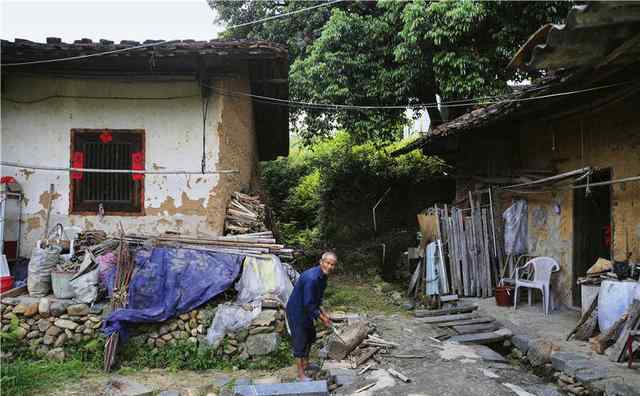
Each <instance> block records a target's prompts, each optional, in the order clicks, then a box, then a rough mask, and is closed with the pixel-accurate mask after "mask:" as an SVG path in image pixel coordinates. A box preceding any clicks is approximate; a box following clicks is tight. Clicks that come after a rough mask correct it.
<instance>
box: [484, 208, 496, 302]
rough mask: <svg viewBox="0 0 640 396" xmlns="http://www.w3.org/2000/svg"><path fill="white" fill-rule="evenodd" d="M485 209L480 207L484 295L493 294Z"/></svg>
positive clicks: (489, 295)
mask: <svg viewBox="0 0 640 396" xmlns="http://www.w3.org/2000/svg"><path fill="white" fill-rule="evenodd" d="M487 217H488V213H487V209H482V234H483V236H484V237H483V242H484V262H485V265H486V267H485V271H484V275H485V287H486V295H485V297H491V296H493V283H492V282H491V255H490V253H489V223H488V219H487Z"/></svg>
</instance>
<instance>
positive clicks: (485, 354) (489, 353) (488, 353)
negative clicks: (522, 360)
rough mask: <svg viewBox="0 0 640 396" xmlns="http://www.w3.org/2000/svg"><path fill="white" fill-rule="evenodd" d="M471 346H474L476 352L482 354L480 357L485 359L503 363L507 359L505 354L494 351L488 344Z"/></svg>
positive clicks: (472, 346)
mask: <svg viewBox="0 0 640 396" xmlns="http://www.w3.org/2000/svg"><path fill="white" fill-rule="evenodd" d="M470 347H471V348H473V350H474V351H475V353H476V354H478V356H480V358H481V359H482V360H484V361H487V362H499V363H503V362H506V361H507V359H505V358H504V356H502V355H501V354H499V353H498V352H496V351H494V350H493V349H491V348H489V347H488V346H485V345H470Z"/></svg>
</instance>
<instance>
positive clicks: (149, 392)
mask: <svg viewBox="0 0 640 396" xmlns="http://www.w3.org/2000/svg"><path fill="white" fill-rule="evenodd" d="M156 392H157V389H154V388H152V387H150V386H148V385H144V384H141V383H138V382H135V381H132V380H130V379H128V378H124V377H114V378H112V379H110V380H109V382H107V384H106V385H105V387H104V390H103V391H102V393H101V394H102V395H104V396H153V395H154V394H155V393H156Z"/></svg>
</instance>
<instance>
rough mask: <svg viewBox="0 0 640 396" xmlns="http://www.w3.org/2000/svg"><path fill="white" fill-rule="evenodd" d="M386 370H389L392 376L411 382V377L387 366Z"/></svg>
mask: <svg viewBox="0 0 640 396" xmlns="http://www.w3.org/2000/svg"><path fill="white" fill-rule="evenodd" d="M387 371H388V372H389V374H391V375H393V376H394V377H396V378H399V379H400V380H401V381H402V382H411V378H409V377H407V376H406V375H404V374H402V373H400V372H398V371H396V370H394V369H392V368H388V369H387Z"/></svg>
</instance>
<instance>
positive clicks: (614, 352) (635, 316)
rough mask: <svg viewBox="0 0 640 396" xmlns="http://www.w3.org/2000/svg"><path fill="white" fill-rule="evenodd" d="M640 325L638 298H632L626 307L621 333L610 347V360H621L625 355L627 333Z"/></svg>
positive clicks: (639, 301)
mask: <svg viewBox="0 0 640 396" xmlns="http://www.w3.org/2000/svg"><path fill="white" fill-rule="evenodd" d="M638 326H640V300H633V302H632V303H631V305H630V306H629V308H628V309H627V321H626V323H625V325H624V328H623V329H622V333H621V334H620V337H618V340H617V341H616V343H615V344H614V345H613V346H612V347H611V354H610V355H609V360H610V361H612V362H622V361H623V360H624V359H625V356H626V348H625V346H626V344H627V339H628V338H629V333H630V332H631V331H633V330H636V329H637V328H638Z"/></svg>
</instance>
